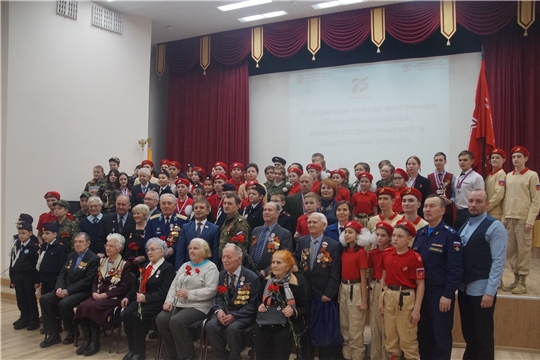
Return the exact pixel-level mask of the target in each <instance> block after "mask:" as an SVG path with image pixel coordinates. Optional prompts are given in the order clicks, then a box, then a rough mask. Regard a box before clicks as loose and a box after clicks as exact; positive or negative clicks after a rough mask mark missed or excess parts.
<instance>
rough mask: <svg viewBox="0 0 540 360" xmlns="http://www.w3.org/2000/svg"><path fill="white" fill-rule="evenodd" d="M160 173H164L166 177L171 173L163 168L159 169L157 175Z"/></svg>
mask: <svg viewBox="0 0 540 360" xmlns="http://www.w3.org/2000/svg"><path fill="white" fill-rule="evenodd" d="M161 174H163V175H165V176H166V177H167V178H170V177H171V174H169V172H168V171H167V170H165V169H161V170H160V171H159V175H161Z"/></svg>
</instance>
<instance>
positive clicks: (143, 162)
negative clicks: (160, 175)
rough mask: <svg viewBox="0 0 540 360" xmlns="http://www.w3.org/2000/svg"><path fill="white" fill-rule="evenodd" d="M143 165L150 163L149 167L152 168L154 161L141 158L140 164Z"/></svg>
mask: <svg viewBox="0 0 540 360" xmlns="http://www.w3.org/2000/svg"><path fill="white" fill-rule="evenodd" d="M144 165H150V167H151V168H152V169H153V168H154V163H153V162H152V161H151V160H143V161H142V162H141V166H144Z"/></svg>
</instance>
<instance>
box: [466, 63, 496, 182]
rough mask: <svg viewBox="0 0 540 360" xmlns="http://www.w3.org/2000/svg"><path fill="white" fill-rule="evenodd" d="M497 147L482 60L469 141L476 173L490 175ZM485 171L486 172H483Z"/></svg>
mask: <svg viewBox="0 0 540 360" xmlns="http://www.w3.org/2000/svg"><path fill="white" fill-rule="evenodd" d="M482 147H484V152H483V154H484V158H482ZM495 147H496V146H495V133H494V132H493V120H492V118H491V102H490V100H489V92H488V87H487V81H486V71H485V61H484V60H482V65H481V66H480V75H479V76H478V85H477V86H476V98H475V106H474V111H473V115H472V124H471V137H470V139H469V151H470V152H472V153H473V154H474V165H473V169H474V171H476V172H477V173H479V174H481V175H484V174H488V173H489V172H490V171H491V165H490V164H489V155H490V154H491V152H492V151H493V150H495ZM483 169H485V170H484V171H483Z"/></svg>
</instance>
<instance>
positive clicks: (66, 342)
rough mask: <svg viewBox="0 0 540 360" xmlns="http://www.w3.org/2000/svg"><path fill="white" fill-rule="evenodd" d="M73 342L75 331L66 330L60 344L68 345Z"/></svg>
mask: <svg viewBox="0 0 540 360" xmlns="http://www.w3.org/2000/svg"><path fill="white" fill-rule="evenodd" d="M74 342H75V331H68V334H67V336H66V338H65V339H64V341H62V344H64V345H69V344H73V343H74Z"/></svg>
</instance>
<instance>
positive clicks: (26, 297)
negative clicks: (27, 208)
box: [9, 221, 39, 331]
mask: <svg viewBox="0 0 540 360" xmlns="http://www.w3.org/2000/svg"><path fill="white" fill-rule="evenodd" d="M18 236H19V238H18V239H17V240H16V241H15V243H14V244H13V247H12V248H11V260H10V265H9V278H10V287H12V288H14V289H15V296H16V297H17V307H18V308H19V311H20V313H21V315H20V317H19V319H18V320H17V321H15V322H14V323H13V328H14V329H15V330H21V329H24V328H26V329H27V330H28V331H32V330H36V329H38V328H39V313H38V307H37V300H36V290H35V289H37V288H38V287H39V279H38V273H37V270H36V263H37V259H38V246H37V245H36V244H35V243H34V242H33V241H31V240H30V237H31V236H32V225H30V224H28V223H27V222H24V221H23V222H21V223H20V224H19V229H18Z"/></svg>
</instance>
